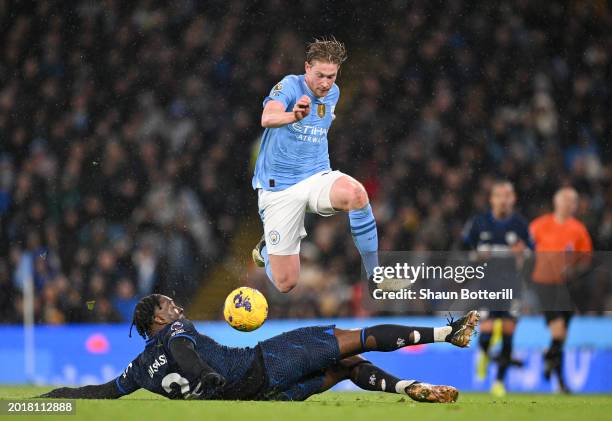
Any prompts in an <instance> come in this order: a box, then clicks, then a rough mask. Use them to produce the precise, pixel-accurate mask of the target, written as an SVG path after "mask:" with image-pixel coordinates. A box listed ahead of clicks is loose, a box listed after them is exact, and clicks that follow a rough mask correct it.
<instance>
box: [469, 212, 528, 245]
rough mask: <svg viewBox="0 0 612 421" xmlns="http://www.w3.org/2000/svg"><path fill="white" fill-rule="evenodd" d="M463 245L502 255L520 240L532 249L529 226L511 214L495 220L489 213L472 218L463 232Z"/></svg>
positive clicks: (519, 217) (521, 218)
mask: <svg viewBox="0 0 612 421" xmlns="http://www.w3.org/2000/svg"><path fill="white" fill-rule="evenodd" d="M462 237H463V238H462V239H463V243H464V244H465V245H466V246H467V247H469V248H470V249H473V250H478V251H490V252H494V253H495V252H498V253H499V254H504V252H509V251H510V249H511V248H512V246H513V245H514V244H516V243H517V242H518V241H519V240H522V241H523V242H524V243H525V245H526V246H527V247H529V248H530V249H533V241H532V239H531V236H530V235H529V225H528V224H527V221H526V220H525V218H523V217H522V216H521V215H519V214H517V213H513V214H512V215H511V216H509V217H508V218H506V219H496V218H495V217H494V216H493V214H492V213H491V211H488V212H485V213H481V214H479V215H476V216H475V217H474V218H472V219H471V220H470V221H469V222H468V223H467V224H466V226H465V228H464V230H463V236H462Z"/></svg>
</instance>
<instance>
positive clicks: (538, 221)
mask: <svg viewBox="0 0 612 421" xmlns="http://www.w3.org/2000/svg"><path fill="white" fill-rule="evenodd" d="M550 215H551V214H549V213H545V214H544V215H540V216H538V217H537V218H536V219H534V220H533V221H531V225H534V224H543V223H546V222H547V221H548V220H549V219H550Z"/></svg>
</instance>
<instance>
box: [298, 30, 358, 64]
mask: <svg viewBox="0 0 612 421" xmlns="http://www.w3.org/2000/svg"><path fill="white" fill-rule="evenodd" d="M347 58H348V56H347V54H346V47H345V46H344V43H342V42H340V41H338V40H337V39H336V38H335V37H334V36H333V35H332V36H330V37H323V38H315V39H314V41H313V42H311V43H309V44H308V45H306V61H307V62H308V63H310V64H312V63H313V62H314V61H317V60H318V61H322V62H326V63H332V64H337V65H338V66H340V65H341V64H342V63H344V61H345V60H346V59H347Z"/></svg>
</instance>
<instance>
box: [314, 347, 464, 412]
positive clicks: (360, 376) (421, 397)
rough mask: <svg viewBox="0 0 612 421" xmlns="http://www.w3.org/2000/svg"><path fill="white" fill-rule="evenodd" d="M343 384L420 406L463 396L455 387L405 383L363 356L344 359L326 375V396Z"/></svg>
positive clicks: (324, 379)
mask: <svg viewBox="0 0 612 421" xmlns="http://www.w3.org/2000/svg"><path fill="white" fill-rule="evenodd" d="M343 380H351V382H353V384H355V385H356V386H358V387H359V388H361V389H363V390H368V391H373V392H386V393H395V394H401V395H406V396H409V397H410V398H411V399H414V400H416V401H419V402H441V403H448V402H455V401H456V400H457V396H458V395H459V392H458V391H457V389H455V388H454V387H452V386H436V385H431V384H428V383H423V382H419V381H416V380H402V379H399V378H397V377H396V376H394V375H393V374H390V373H387V372H386V371H385V370H383V369H382V368H380V367H377V366H375V365H374V364H372V363H371V362H370V361H368V360H366V359H364V358H363V357H362V356H361V355H354V356H351V357H347V358H343V359H342V360H341V361H340V362H339V363H338V364H336V365H334V366H332V367H330V368H328V369H327V370H326V371H325V376H324V378H323V384H322V385H321V387H320V389H319V390H318V391H317V393H322V392H324V391H326V390H328V389H329V388H331V387H333V386H334V385H336V384H338V383H340V382H341V381H343Z"/></svg>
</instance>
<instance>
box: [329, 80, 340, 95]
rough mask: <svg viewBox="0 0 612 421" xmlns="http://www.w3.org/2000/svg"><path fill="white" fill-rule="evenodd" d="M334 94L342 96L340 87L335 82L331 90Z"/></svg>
mask: <svg viewBox="0 0 612 421" xmlns="http://www.w3.org/2000/svg"><path fill="white" fill-rule="evenodd" d="M330 93H331V94H332V95H334V96H336V97H339V96H340V87H339V86H338V85H336V84H335V83H334V86H333V87H332V90H331V92H330Z"/></svg>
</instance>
